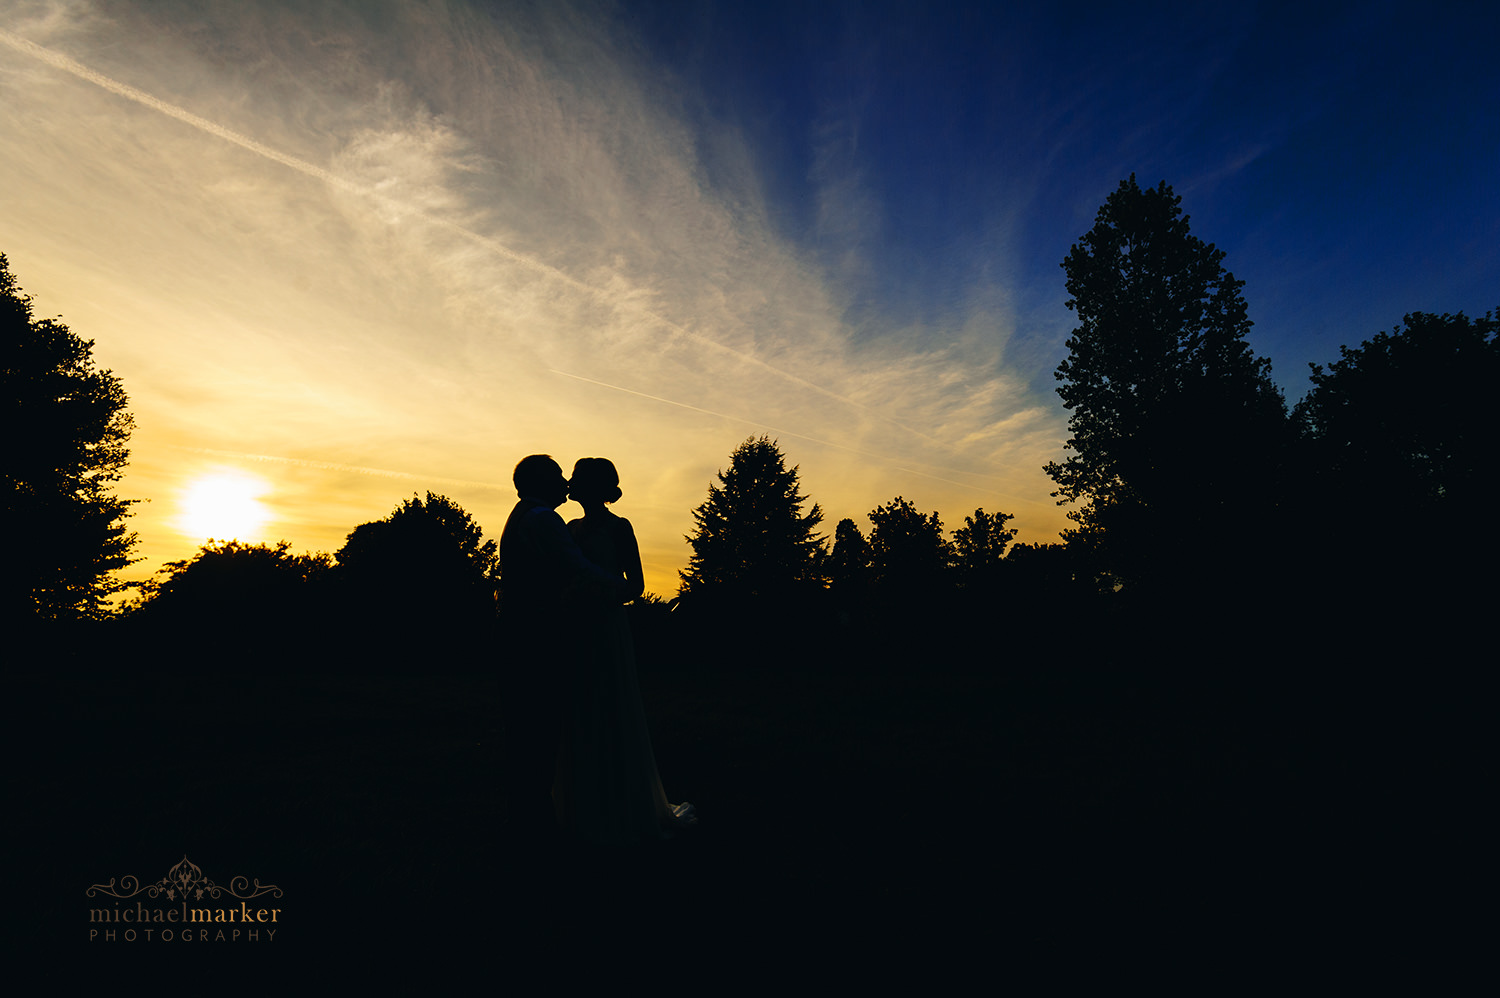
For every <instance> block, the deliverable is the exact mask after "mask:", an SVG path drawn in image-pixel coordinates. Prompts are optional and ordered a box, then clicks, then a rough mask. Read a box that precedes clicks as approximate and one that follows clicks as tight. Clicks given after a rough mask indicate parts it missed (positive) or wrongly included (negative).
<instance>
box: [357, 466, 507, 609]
mask: <svg viewBox="0 0 1500 998" xmlns="http://www.w3.org/2000/svg"><path fill="white" fill-rule="evenodd" d="M334 557H335V559H336V562H337V564H336V566H335V575H336V579H337V581H338V582H339V584H340V588H341V589H342V591H343V593H344V595H345V597H346V599H349V600H351V601H352V602H351V605H350V610H351V611H352V612H353V613H354V614H355V615H356V616H358V617H361V618H363V619H364V620H365V621H366V622H367V623H368V624H369V626H371V627H373V628H375V629H376V630H378V631H381V632H384V631H388V630H389V629H391V628H400V627H401V626H417V627H436V626H438V625H445V624H446V625H453V624H459V625H465V624H474V623H477V622H480V621H485V620H488V619H489V618H490V617H491V616H493V614H494V610H495V596H496V591H497V587H498V585H499V584H500V567H499V566H500V557H499V552H498V549H497V547H496V544H495V542H494V541H486V540H484V532H483V531H482V530H481V529H480V527H479V525H478V524H477V523H475V522H474V520H473V518H472V517H471V516H470V515H469V514H468V513H467V512H465V511H464V510H463V508H462V507H460V506H459V505H458V504H457V503H455V502H453V500H451V499H449V498H447V497H446V496H441V495H435V494H433V493H432V492H428V493H427V498H426V500H425V501H423V500H422V499H420V498H418V497H417V496H412V498H410V499H407V500H405V501H404V502H402V503H401V504H400V505H398V506H397V507H396V508H395V509H394V510H393V511H392V512H391V515H390V516H388V517H386V518H385V519H383V520H374V521H372V522H370V523H362V524H360V525H359V526H358V527H355V528H354V530H353V532H351V533H350V534H349V537H348V539H347V540H345V542H344V546H343V547H341V548H340V549H339V550H338V552H337V553H336V554H335V555H334Z"/></svg>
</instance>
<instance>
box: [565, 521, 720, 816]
mask: <svg viewBox="0 0 1500 998" xmlns="http://www.w3.org/2000/svg"><path fill="white" fill-rule="evenodd" d="M568 529H569V530H570V531H571V532H572V533H573V536H574V538H575V539H576V540H577V541H578V546H579V547H580V548H581V549H582V550H583V553H584V555H585V556H586V557H587V558H588V559H589V560H590V561H592V562H594V564H596V565H599V566H600V567H602V568H604V569H605V570H606V571H609V572H610V573H612V574H619V575H621V576H626V577H629V576H628V574H627V565H626V564H625V562H626V561H627V560H629V559H631V558H633V559H634V560H635V562H636V564H635V565H634V566H629V567H633V568H634V573H635V576H636V577H639V573H640V567H639V559H640V555H639V554H638V549H637V547H636V545H635V534H634V532H633V531H632V530H631V527H630V522H629V521H628V520H624V519H622V518H620V517H617V516H615V515H614V514H612V513H608V512H607V511H606V515H605V517H603V518H601V519H598V520H597V521H594V522H591V521H590V520H587V519H580V520H573V521H572V522H570V523H569V524H568ZM580 618H581V619H579V621H578V630H577V632H576V633H575V634H573V635H570V636H569V637H570V639H571V640H575V641H578V642H579V643H580V649H579V650H580V652H581V653H580V654H579V656H578V658H577V662H578V668H577V671H576V672H575V674H574V676H573V681H572V684H571V687H570V690H569V702H568V709H567V712H566V714H565V720H564V724H565V728H564V732H563V741H562V748H561V750H560V751H559V753H558V763H557V779H556V782H555V783H554V784H553V788H552V799H553V803H554V805H555V806H556V808H557V818H558V822H559V823H560V824H561V826H562V828H563V831H564V832H565V833H566V834H568V835H570V836H572V837H574V838H576V839H579V840H581V841H584V842H592V843H597V844H604V845H623V844H627V843H631V842H641V841H649V840H653V839H660V838H662V837H663V833H664V832H666V831H667V830H669V829H670V828H672V827H673V826H675V825H677V824H679V823H680V822H681V820H682V817H684V815H683V814H682V808H684V807H687V808H690V805H679V806H678V807H676V808H674V807H673V806H672V805H671V804H669V803H668V802H667V795H666V794H665V793H664V792H663V790H662V786H661V778H660V777H659V776H658V775H657V772H656V756H655V754H654V753H653V752H652V750H651V735H650V732H649V731H648V730H647V727H646V712H645V709H644V708H643V707H642V705H641V692H640V687H639V685H638V683H637V680H636V670H635V644H634V642H633V641H632V639H631V636H630V622H629V621H628V620H627V619H626V616H625V608H624V607H623V606H621V605H620V604H618V603H614V604H608V603H597V604H593V605H590V606H588V607H586V608H585V609H583V610H581V611H580Z"/></svg>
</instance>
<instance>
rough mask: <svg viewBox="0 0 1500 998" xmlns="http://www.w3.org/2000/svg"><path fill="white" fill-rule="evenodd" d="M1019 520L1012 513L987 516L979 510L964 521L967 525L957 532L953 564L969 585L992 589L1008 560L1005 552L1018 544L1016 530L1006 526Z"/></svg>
mask: <svg viewBox="0 0 1500 998" xmlns="http://www.w3.org/2000/svg"><path fill="white" fill-rule="evenodd" d="M1013 519H1015V517H1014V516H1012V515H1011V514H1010V513H986V512H985V511H984V510H983V509H976V510H975V511H974V515H973V516H966V517H964V525H963V526H962V527H959V528H958V529H957V530H955V531H953V564H954V567H956V568H957V569H958V573H959V578H960V579H961V580H962V581H963V583H964V584H965V585H969V586H981V587H982V586H987V585H992V584H993V583H994V582H995V581H996V579H997V577H998V575H999V571H1000V568H999V566H1000V563H1001V562H1003V561H1004V560H1005V548H1006V545H1008V544H1009V543H1010V542H1011V541H1013V540H1015V537H1016V531H1015V529H1014V528H1011V529H1009V530H1007V529H1006V527H1005V524H1006V523H1008V522H1009V521H1010V520H1013Z"/></svg>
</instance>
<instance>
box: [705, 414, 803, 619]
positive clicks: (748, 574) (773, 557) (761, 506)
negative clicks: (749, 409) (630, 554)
mask: <svg viewBox="0 0 1500 998" xmlns="http://www.w3.org/2000/svg"><path fill="white" fill-rule="evenodd" d="M718 478H719V483H720V484H719V485H713V484H710V485H709V487H708V499H707V500H705V501H704V503H703V504H702V505H701V506H699V507H698V508H697V509H695V510H693V522H694V524H696V529H695V530H694V532H693V533H692V534H691V535H689V536H688V538H687V542H688V544H690V545H691V546H692V549H693V553H692V555H691V556H690V557H689V558H688V567H687V569H686V570H685V571H682V572H679V573H678V575H679V576H680V577H681V579H682V592H683V594H685V595H686V594H697V593H703V592H706V591H709V590H717V591H718V592H719V593H720V594H723V595H729V594H734V595H751V596H772V595H783V594H785V593H787V592H788V591H790V590H792V589H795V588H797V587H799V586H807V585H821V584H822V582H823V561H824V558H825V547H824V543H823V541H822V539H821V538H819V537H818V536H817V535H816V534H814V533H813V530H814V529H815V528H816V527H817V525H818V524H819V523H822V522H823V510H822V509H821V508H820V507H819V506H818V504H817V503H814V504H813V506H812V509H811V510H809V511H808V512H807V513H806V514H805V515H804V514H803V512H802V506H803V504H804V503H805V502H807V496H804V495H802V494H801V493H800V492H799V491H798V490H799V488H800V485H799V483H798V480H797V468H796V466H793V467H791V468H787V466H786V458H785V457H784V456H783V455H782V453H781V451H780V450H779V449H778V448H777V446H776V444H775V442H774V441H772V440H770V439H768V438H767V437H764V436H762V437H759V438H756V437H751V438H749V439H747V440H746V441H745V442H744V443H742V444H740V445H739V446H738V447H736V448H735V449H734V452H733V453H732V454H730V456H729V469H728V470H727V471H721V472H719V476H718Z"/></svg>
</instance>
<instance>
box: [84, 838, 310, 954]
mask: <svg viewBox="0 0 1500 998" xmlns="http://www.w3.org/2000/svg"><path fill="white" fill-rule="evenodd" d="M84 893H85V894H86V895H87V896H88V897H91V898H92V897H96V896H99V895H104V896H105V897H109V898H114V899H116V900H115V904H114V905H113V906H112V907H105V908H93V909H91V910H90V911H89V940H90V941H91V942H93V941H103V942H107V943H108V942H126V943H134V942H145V943H152V942H210V941H212V942H230V943H235V942H272V941H274V940H275V938H276V933H277V931H278V930H279V929H280V927H281V914H282V912H283V909H281V908H274V907H270V908H260V907H255V908H252V907H250V905H248V904H246V903H245V902H246V901H250V900H253V899H254V898H258V897H261V896H262V895H268V897H267V898H266V900H265V901H262V902H261V903H262V904H274V903H275V902H274V900H273V899H275V898H280V897H281V895H282V893H283V892H282V890H281V888H280V887H278V886H277V885H276V884H263V883H261V882H260V880H259V878H257V879H255V880H253V881H252V880H250V879H249V878H248V877H235V878H233V879H232V880H230V881H229V886H228V887H225V886H224V885H222V884H219V883H215V882H214V881H213V880H210V879H209V878H208V877H205V876H204V875H203V870H202V869H201V868H200V867H199V866H198V864H196V863H194V862H193V861H192V860H190V859H188V858H187V856H186V855H184V856H183V857H182V860H181V862H179V863H178V864H177V865H176V866H174V867H172V868H171V869H170V870H168V871H167V875H166V876H164V877H162V878H161V879H160V880H158V881H156V883H154V884H146V885H144V886H143V885H142V884H141V882H140V880H139V879H137V878H136V877H133V876H126V877H121V878H119V879H118V880H116V879H115V878H114V877H111V878H110V880H109V883H107V884H93V885H91V886H90V887H89V888H88V890H87V891H85V892H84ZM138 897H143V898H149V899H152V900H155V901H156V902H157V903H156V904H153V905H147V904H146V903H145V901H144V900H136V901H135V902H134V905H133V906H132V905H131V904H125V905H123V906H122V905H121V904H120V903H119V902H121V901H130V900H131V899H133V898H138ZM231 898H232V899H234V900H235V901H238V902H239V904H238V905H234V904H232V903H231V904H229V905H224V906H213V905H209V904H206V903H205V902H208V901H214V900H229V899H231ZM106 903H107V902H106Z"/></svg>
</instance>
